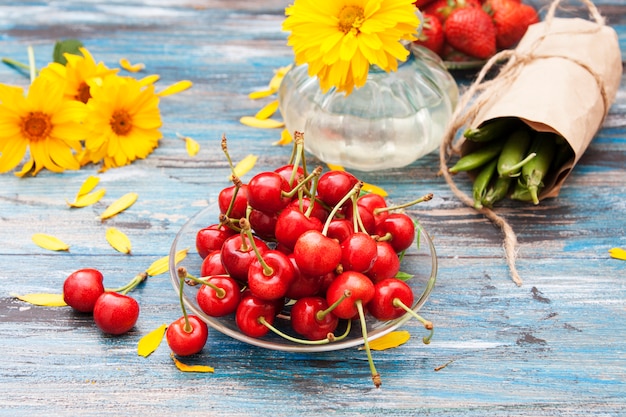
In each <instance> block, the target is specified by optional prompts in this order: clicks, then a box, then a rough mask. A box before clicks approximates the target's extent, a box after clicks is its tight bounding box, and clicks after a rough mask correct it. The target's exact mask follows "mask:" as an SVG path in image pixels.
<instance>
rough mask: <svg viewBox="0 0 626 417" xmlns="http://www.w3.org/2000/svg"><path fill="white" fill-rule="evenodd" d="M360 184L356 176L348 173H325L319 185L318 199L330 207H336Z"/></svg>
mask: <svg viewBox="0 0 626 417" xmlns="http://www.w3.org/2000/svg"><path fill="white" fill-rule="evenodd" d="M358 182H359V180H358V179H357V178H356V177H355V176H354V175H352V174H350V173H349V172H346V171H328V172H325V173H324V174H322V175H321V176H320V178H319V181H318V183H317V197H318V198H319V199H320V200H321V201H323V202H324V203H325V204H327V205H328V206H330V207H334V206H335V205H337V203H339V201H341V199H342V198H343V197H344V196H345V195H346V194H348V193H349V192H350V191H351V190H352V188H353V187H354V186H355V185H356V184H357V183H358Z"/></svg>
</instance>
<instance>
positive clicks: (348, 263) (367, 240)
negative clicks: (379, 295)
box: [341, 232, 377, 272]
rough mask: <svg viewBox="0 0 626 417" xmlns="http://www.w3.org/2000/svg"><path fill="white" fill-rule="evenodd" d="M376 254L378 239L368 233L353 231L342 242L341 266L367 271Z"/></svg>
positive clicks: (345, 268) (347, 268) (346, 268)
mask: <svg viewBox="0 0 626 417" xmlns="http://www.w3.org/2000/svg"><path fill="white" fill-rule="evenodd" d="M376 256H377V249H376V241H375V240H374V239H372V237H371V236H370V235H368V234H367V233H363V232H356V233H353V234H352V235H350V236H349V237H348V238H347V239H345V240H344V241H342V242H341V266H342V267H343V269H344V270H351V271H357V272H367V271H369V269H370V268H371V267H372V265H373V264H374V261H375V260H376Z"/></svg>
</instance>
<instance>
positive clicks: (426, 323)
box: [392, 298, 435, 345]
mask: <svg viewBox="0 0 626 417" xmlns="http://www.w3.org/2000/svg"><path fill="white" fill-rule="evenodd" d="M392 304H393V306H394V307H396V308H401V309H403V310H404V311H406V312H407V313H409V314H410V315H412V316H413V317H415V318H416V319H417V320H419V321H420V322H421V323H422V324H423V325H424V328H425V329H426V330H430V333H429V334H428V336H424V337H423V338H422V341H423V342H424V344H425V345H427V344H429V343H430V339H432V337H433V333H435V328H434V326H433V322H432V321H430V320H426V319H425V318H423V317H422V316H420V315H419V314H417V313H416V312H415V311H413V310H412V309H411V308H410V307H409V306H407V305H406V304H404V303H403V302H402V300H400V299H399V298H394V299H393V302H392Z"/></svg>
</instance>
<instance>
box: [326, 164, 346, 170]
mask: <svg viewBox="0 0 626 417" xmlns="http://www.w3.org/2000/svg"><path fill="white" fill-rule="evenodd" d="M326 165H327V166H328V169H330V170H331V171H345V168H344V167H342V166H341V165H334V164H326Z"/></svg>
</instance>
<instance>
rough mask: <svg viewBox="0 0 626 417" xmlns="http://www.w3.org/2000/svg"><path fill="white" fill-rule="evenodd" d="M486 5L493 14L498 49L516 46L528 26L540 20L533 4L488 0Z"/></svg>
mask: <svg viewBox="0 0 626 417" xmlns="http://www.w3.org/2000/svg"><path fill="white" fill-rule="evenodd" d="M484 7H485V10H487V11H488V12H491V15H492V18H493V22H494V25H495V27H496V47H497V48H498V49H507V48H511V47H513V46H515V45H516V44H517V43H518V42H519V41H520V39H522V36H524V34H525V33H526V30H527V29H528V26H530V25H532V24H533V23H537V22H539V15H538V14H537V11H536V10H535V9H534V8H533V7H532V6H529V5H527V4H522V3H519V2H517V1H516V0H487V2H486V3H485V6H484Z"/></svg>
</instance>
